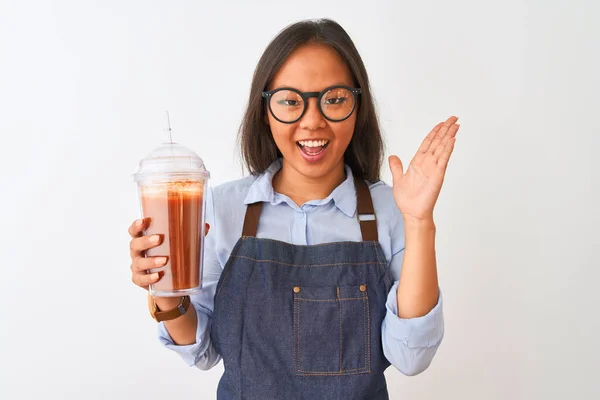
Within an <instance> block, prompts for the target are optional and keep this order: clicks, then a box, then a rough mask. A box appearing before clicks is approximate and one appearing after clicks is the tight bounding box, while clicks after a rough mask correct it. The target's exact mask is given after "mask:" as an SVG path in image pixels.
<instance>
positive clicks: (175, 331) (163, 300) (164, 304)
mask: <svg viewBox="0 0 600 400" xmlns="http://www.w3.org/2000/svg"><path fill="white" fill-rule="evenodd" d="M154 299H155V301H156V305H157V306H158V308H159V309H160V310H170V309H172V308H175V307H177V305H178V304H179V300H180V298H179V297H155V298H154ZM164 323H165V328H167V331H168V332H169V335H170V336H171V339H173V342H175V344H176V345H179V346H183V345H188V344H194V343H196V330H197V328H198V317H197V315H196V310H195V309H194V305H193V304H190V306H189V307H188V309H187V312H186V313H185V314H184V315H182V316H180V317H177V318H175V319H172V320H169V321H165V322H164Z"/></svg>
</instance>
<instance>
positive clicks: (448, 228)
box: [0, 0, 600, 400]
mask: <svg viewBox="0 0 600 400" xmlns="http://www.w3.org/2000/svg"><path fill="white" fill-rule="evenodd" d="M599 4H600V3H599V2H596V1H592V0H589V1H581V0H580V1H566V0H565V1H543V2H542V1H502V2H498V1H496V2H491V1H476V0H473V1H466V0H462V1H452V2H443V1H437V2H432V1H421V2H416V1H410V2H409V1H400V2H398V1H386V2H383V1H367V2H365V1H349V0H346V1H344V2H335V1H330V2H324V1H307V0H302V1H295V2H282V1H271V2H269V1H262V2H242V1H225V2H216V1H215V2H211V3H210V4H206V3H205V2H203V1H199V0H198V1H185V2H183V1H96V2H92V1H60V2H59V1H54V2H52V1H38V2H30V1H16V0H15V1H5V0H3V1H1V2H0V132H1V135H2V142H1V145H0V148H1V149H2V151H1V154H0V170H1V181H0V188H1V191H2V195H1V198H0V201H1V207H0V213H1V214H0V226H1V229H0V243H1V244H0V246H1V251H0V255H1V257H2V262H1V264H0V265H1V269H0V301H1V303H0V305H1V315H0V320H1V321H2V322H0V324H1V329H0V398H2V399H156V400H158V399H160V400H162V399H165V398H171V399H174V398H180V399H181V398H198V399H213V398H215V393H216V386H217V383H218V379H219V378H220V375H221V373H222V364H220V365H219V366H218V367H216V368H214V369H213V370H211V371H209V372H203V371H200V370H198V369H196V368H188V367H187V366H186V365H185V364H184V363H183V361H181V360H180V359H179V357H178V356H177V355H176V354H175V353H172V352H170V351H168V350H166V349H164V348H162V347H161V346H160V344H159V343H158V340H157V339H156V331H155V322H154V321H153V320H151V319H150V316H149V315H148V312H147V309H146V296H145V293H144V291H143V290H142V289H139V288H137V287H135V286H134V285H133V284H132V283H131V282H130V271H129V264H130V260H129V254H128V253H129V250H128V242H129V237H128V235H127V227H128V226H129V224H130V223H131V222H132V221H133V220H134V219H135V218H136V217H137V216H138V203H137V193H136V189H135V184H134V183H133V181H132V176H131V175H132V173H133V172H134V171H135V168H136V166H137V162H138V161H139V159H141V158H142V157H144V156H145V155H146V154H147V153H148V152H150V151H151V150H152V149H153V148H154V147H156V146H157V145H158V144H159V143H160V142H161V141H162V139H163V137H162V127H163V111H164V110H165V109H166V108H168V109H169V110H170V112H171V116H172V127H173V133H174V135H175V139H176V140H177V141H179V142H180V143H182V144H184V145H186V146H188V147H190V148H192V149H193V150H195V151H196V152H198V153H199V154H200V155H201V157H203V158H204V160H205V162H206V165H207V166H208V168H209V170H210V171H211V173H212V177H213V179H212V180H211V185H217V184H219V183H223V182H225V181H228V180H232V179H237V178H239V177H241V176H242V168H241V163H240V161H239V157H238V148H237V146H236V132H237V129H238V126H239V123H240V120H241V116H242V112H243V110H244V106H245V104H246V100H247V96H248V90H249V86H250V81H251V77H252V73H253V70H254V67H255V65H256V62H257V61H258V59H259V57H260V55H261V53H262V51H263V50H264V48H265V46H266V45H267V43H268V42H269V40H270V39H272V38H273V37H274V36H275V35H276V34H277V32H278V31H279V30H280V29H282V28H283V27H285V26H286V25H287V24H288V23H291V22H294V21H297V20H299V19H302V18H315V17H330V18H333V19H335V20H337V21H338V22H340V23H341V24H342V26H344V27H345V29H346V30H347V31H348V32H349V34H350V35H351V37H352V38H353V39H354V41H355V43H356V45H357V47H358V49H359V51H360V53H361V55H362V56H363V58H364V61H365V64H366V66H367V70H368V72H369V74H370V78H371V82H372V86H373V90H374V94H375V97H376V100H377V102H378V106H379V112H380V117H381V122H382V126H383V129H384V132H385V134H386V138H387V145H388V153H395V154H398V155H399V156H400V157H401V158H402V160H403V161H404V163H405V166H406V165H408V162H409V161H410V159H411V157H412V155H413V153H414V151H415V150H416V149H417V147H418V145H419V143H420V142H421V140H422V139H423V138H424V136H425V134H426V133H427V132H428V131H429V130H430V128H431V127H432V126H434V125H435V124H436V123H437V122H438V121H441V120H443V119H445V118H446V117H448V116H449V115H457V116H459V117H460V123H461V130H460V132H459V139H458V141H457V143H456V149H455V152H454V155H453V157H452V159H451V163H450V167H449V169H448V173H447V178H446V181H445V184H444V188H443V191H442V195H441V196H440V199H439V202H438V205H437V207H436V214H435V218H436V223H437V227H438V231H437V232H438V235H437V254H438V263H439V276H440V284H441V287H442V289H443V290H444V295H445V318H446V336H445V338H444V341H443V343H442V346H441V347H440V349H439V351H438V354H437V356H436V358H435V359H434V361H433V364H432V365H431V367H430V368H429V369H428V370H427V371H426V372H424V373H423V374H421V375H419V376H416V377H410V378H409V377H405V376H403V375H402V374H401V373H399V372H398V371H397V370H395V369H394V368H393V367H392V368H390V369H388V371H387V377H388V384H389V389H390V395H391V398H392V399H401V398H404V399H433V398H437V399H563V398H565V397H568V398H572V399H597V398H599V396H600V383H599V379H598V377H597V374H598V363H599V362H600V355H599V344H598V341H599V339H598V337H599V336H600V326H599V315H600V313H599V311H598V306H597V305H598V295H597V290H598V281H599V278H600V272H599V269H600V268H599V267H600V262H599V261H598V258H597V255H596V253H595V252H594V249H597V248H598V246H599V245H600V234H599V232H598V224H599V223H600V213H599V211H598V206H599V203H600V196H599V191H600V190H599V189H600V188H599V186H600V184H599V179H598V175H597V172H596V170H595V167H597V162H596V163H595V164H596V165H594V164H593V163H592V156H593V155H594V154H596V155H597V154H598V152H599V150H600V139H599V135H600V129H599V128H598V126H599V124H598V120H597V116H598V115H599V113H598V110H599V109H600V107H599V106H600V102H599V101H598V93H599V92H600V85H599V78H598V71H600V63H599V61H598V54H599V49H600V43H599V38H600V29H599V28H598V27H599V25H598V22H597V21H598V19H599V17H600V12H599V11H600V7H599ZM384 177H385V180H386V181H387V182H390V180H389V170H388V169H387V165H386V166H385V169H384ZM274 335H276V333H275V332H274Z"/></svg>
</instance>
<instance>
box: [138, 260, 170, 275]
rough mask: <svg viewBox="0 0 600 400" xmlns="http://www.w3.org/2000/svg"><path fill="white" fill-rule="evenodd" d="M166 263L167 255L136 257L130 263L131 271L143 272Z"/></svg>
mask: <svg viewBox="0 0 600 400" xmlns="http://www.w3.org/2000/svg"><path fill="white" fill-rule="evenodd" d="M166 263H167V257H138V258H136V259H135V260H134V261H133V263H132V264H131V267H130V268H131V272H135V273H137V272H144V273H146V271H148V270H150V269H153V268H160V267H163V266H164V265H165V264H166Z"/></svg>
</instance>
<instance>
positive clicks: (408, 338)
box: [381, 210, 444, 376]
mask: <svg viewBox="0 0 600 400" xmlns="http://www.w3.org/2000/svg"><path fill="white" fill-rule="evenodd" d="M394 211H396V212H395V213H394V219H395V221H394V222H395V223H394V224H393V225H392V226H393V227H392V231H391V241H392V243H391V247H392V258H391V261H390V269H389V271H390V275H391V276H392V278H393V279H394V285H393V286H392V289H391V290H390V292H389V294H388V297H387V301H386V315H385V317H384V319H383V322H382V325H381V336H382V344H383V353H384V355H385V356H386V358H387V359H388V361H389V362H390V363H391V364H392V365H393V366H394V367H395V368H396V369H398V370H399V371H400V372H402V373H403V374H404V375H409V376H412V375H417V374H420V373H421V372H423V371H425V370H426V369H427V367H429V365H430V364H431V362H432V360H433V357H434V356H435V354H436V352H437V349H438V347H439V346H440V344H441V342H442V338H443V336H444V315H443V307H442V306H443V297H442V292H441V290H440V291H439V296H438V301H437V304H436V305H435V306H434V307H433V309H431V310H430V311H429V313H427V314H426V315H423V316H422V317H417V318H400V317H398V298H397V293H398V284H399V282H400V281H399V279H400V272H401V269H402V261H403V259H404V221H403V218H402V215H401V214H400V212H399V211H397V210H394Z"/></svg>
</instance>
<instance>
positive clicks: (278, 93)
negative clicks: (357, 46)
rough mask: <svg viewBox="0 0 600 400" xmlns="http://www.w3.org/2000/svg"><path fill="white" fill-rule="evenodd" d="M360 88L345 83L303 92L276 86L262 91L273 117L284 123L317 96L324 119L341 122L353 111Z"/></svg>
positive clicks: (295, 117)
mask: <svg viewBox="0 0 600 400" xmlns="http://www.w3.org/2000/svg"><path fill="white" fill-rule="evenodd" d="M361 93H362V89H357V88H351V87H349V86H345V85H336V86H330V87H328V88H326V89H324V90H322V91H321V92H304V93H302V92H301V91H299V90H296V89H293V88H278V89H275V90H270V91H268V92H263V93H262V97H264V98H265V99H266V100H267V104H268V106H269V111H270V112H271V115H272V116H273V118H275V119H276V120H277V121H279V122H282V123H284V124H293V123H294V122H297V121H298V120H300V118H302V116H303V115H304V113H305V112H306V104H307V103H308V99H310V98H311V97H316V98H317V106H318V108H319V111H320V112H321V114H322V115H323V117H325V119H327V120H329V121H332V122H341V121H343V120H345V119H347V118H348V117H350V115H352V113H353V112H354V109H355V108H356V101H357V97H358V95H359V94H361Z"/></svg>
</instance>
